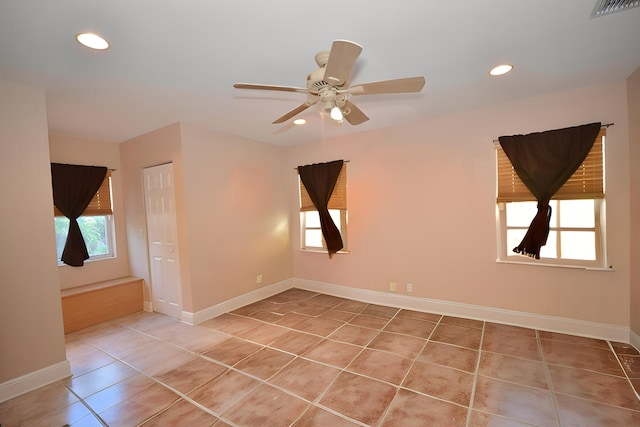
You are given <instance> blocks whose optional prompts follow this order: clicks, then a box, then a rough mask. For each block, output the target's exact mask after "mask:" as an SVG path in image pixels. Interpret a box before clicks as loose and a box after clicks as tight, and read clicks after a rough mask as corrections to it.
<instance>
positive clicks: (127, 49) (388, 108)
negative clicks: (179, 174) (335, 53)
mask: <svg viewBox="0 0 640 427" xmlns="http://www.w3.org/2000/svg"><path fill="white" fill-rule="evenodd" d="M595 3H596V0H562V1H558V0H535V1H533V0H482V1H480V0H458V1H453V0H449V1H443V0H437V1H436V0H394V1H379V0H377V1H376V0H352V1H345V0H324V1H321V2H318V3H311V2H302V1H299V0H275V1H264V0H181V1H175V0H174V1H171V0H108V1H97V0H56V1H45V0H0V77H3V78H4V79H6V80H10V81H14V82H18V83H24V84H27V85H30V86H35V87H41V88H44V89H46V96H47V111H48V120H49V127H50V131H51V132H53V133H59V134H68V135H73V136H78V137H83V138H92V139H99V140H106V141H114V142H121V141H124V140H127V139H129V138H132V137H135V136H138V135H140V134H143V133H145V132H149V131H151V130H154V129H157V128H160V127H162V126H165V125H168V124H172V123H175V122H177V121H184V122H191V123H196V124H199V125H202V126H205V127H208V128H211V129H214V130H219V131H223V132H227V133H230V134H234V135H239V136H242V137H246V138H250V139H253V140H258V141H264V142H267V143H272V144H278V145H283V146H289V145H294V144H301V143H305V142H310V141H318V140H321V139H323V138H327V137H331V136H334V135H341V134H346V133H350V132H359V131H362V130H371V129H378V128H382V127H387V126H393V125H397V124H400V123H403V122H408V121H415V120H420V119H422V118H425V117H430V116H435V115H441V114H448V113H453V112H456V111H461V110H467V109H472V108H479V107H485V106H491V105H496V104H499V103H503V102H509V101H512V100H516V99H519V98H525V97H530V96H535V95H538V94H541V93H546V92H555V91H559V90H565V89H570V88H574V87H579V86H584V85H592V84H599V83H605V82H610V81H621V80H624V79H626V78H627V77H628V76H629V75H630V74H631V73H633V72H634V71H635V70H636V69H638V67H640V8H635V9H630V10H627V11H624V12H621V13H615V14H611V15H608V16H603V17H599V18H595V19H591V18H590V15H591V13H592V10H593V8H594V5H595ZM84 31H94V32H97V33H100V34H102V35H103V36H105V37H106V38H107V39H108V40H109V41H110V43H111V48H110V49H109V50H107V51H102V52H98V51H91V50H89V49H87V48H84V47H82V46H80V45H79V44H78V43H76V41H75V35H76V34H77V33H79V32H84ZM334 39H346V40H352V41H355V42H357V43H359V44H361V45H362V46H363V48H364V49H363V51H362V54H361V55H360V58H359V59H358V62H357V63H356V68H355V72H354V75H353V78H352V81H353V82H354V83H365V82H369V81H376V80H386V79H394V78H401V77H411V76H420V75H422V76H425V77H426V80H427V84H426V86H425V88H424V89H423V91H422V93H419V94H402V95H367V96H360V97H357V98H354V99H353V101H354V103H356V104H357V105H358V107H360V109H361V110H363V111H364V112H365V113H366V114H367V115H368V116H369V117H370V120H369V121H368V122H366V123H364V124H362V125H359V126H351V125H349V124H348V123H347V122H344V123H342V124H337V123H335V122H332V121H331V120H330V119H328V118H327V117H326V116H325V115H324V114H320V110H321V108H320V107H319V106H318V105H316V106H314V107H311V108H309V109H308V110H307V111H305V112H304V113H303V114H301V117H304V118H306V119H307V122H308V123H307V124H306V125H304V126H293V125H292V124H290V123H285V124H282V125H273V124H271V122H272V121H273V120H274V119H276V118H277V117H280V116H281V115H283V114H284V113H286V112H288V111H289V110H292V109H293V108H295V107H297V106H298V105H300V104H301V103H303V102H304V101H305V99H306V98H305V95H304V94H300V93H293V92H273V91H254V90H238V89H233V87H232V85H233V84H234V83H237V82H242V83H258V84H270V85H288V86H298V87H305V83H306V76H307V74H309V73H310V72H311V71H313V70H315V69H316V68H317V66H316V63H315V61H314V55H315V54H316V53H317V52H318V51H321V50H329V48H330V47H331V42H332V41H333V40H334ZM505 62H506V63H511V64H513V65H514V66H515V68H514V70H513V71H512V72H511V73H510V74H508V75H506V76H503V77H500V78H495V77H489V76H488V74H487V72H488V70H489V68H490V67H491V66H493V65H496V64H498V63H505Z"/></svg>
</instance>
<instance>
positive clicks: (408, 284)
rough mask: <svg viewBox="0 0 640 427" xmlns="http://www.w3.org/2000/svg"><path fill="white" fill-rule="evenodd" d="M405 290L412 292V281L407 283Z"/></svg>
mask: <svg viewBox="0 0 640 427" xmlns="http://www.w3.org/2000/svg"><path fill="white" fill-rule="evenodd" d="M407 292H413V283H407Z"/></svg>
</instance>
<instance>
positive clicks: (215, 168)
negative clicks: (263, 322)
mask: <svg viewBox="0 0 640 427" xmlns="http://www.w3.org/2000/svg"><path fill="white" fill-rule="evenodd" d="M182 156H183V157H182V159H183V162H184V183H185V202H186V210H187V214H186V216H187V222H188V224H189V228H188V245H189V250H190V257H189V263H190V268H191V291H192V296H193V311H194V312H197V311H198V310H202V309H205V308H208V307H210V306H213V305H215V304H218V303H221V302H223V301H226V300H228V299H231V298H233V297H237V296H240V295H243V294H245V293H247V292H249V291H252V290H255V289H258V288H261V287H264V286H266V285H269V284H273V283H277V282H279V281H282V280H285V279H289V278H291V277H292V275H293V265H292V261H291V246H290V241H289V229H288V225H289V221H288V214H289V211H288V196H289V195H288V193H287V191H286V190H284V188H286V183H287V180H286V177H287V172H290V171H286V170H285V169H286V151H285V149H284V148H282V147H277V146H273V145H269V144H264V143H259V142H255V141H249V140H245V139H242V138H238V137H235V136H232V135H228V134H224V133H221V132H215V131H211V130H207V129H204V128H201V127H197V126H193V125H188V124H182ZM258 275H262V283H260V284H259V283H256V276H258Z"/></svg>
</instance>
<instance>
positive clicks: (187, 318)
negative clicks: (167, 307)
mask: <svg viewBox="0 0 640 427" xmlns="http://www.w3.org/2000/svg"><path fill="white" fill-rule="evenodd" d="M293 283H294V279H287V280H283V281H281V282H277V283H274V284H272V285H268V286H265V287H262V288H260V289H256V290H254V291H251V292H248V293H246V294H243V295H239V296H237V297H235V298H231V299H229V300H226V301H223V302H221V303H220V304H216V305H214V306H211V307H207V308H205V309H204V310H200V311H197V312H195V313H191V312H189V311H183V312H182V316H181V317H182V321H183V322H185V323H187V324H189V325H197V324H198V323H202V322H204V321H206V320H209V319H213V318H214V317H216V316H219V315H221V314H224V313H228V312H230V311H233V310H236V309H238V308H240V307H244V306H245V305H248V304H252V303H254V302H256V301H260V300H261V299H264V298H268V297H270V296H272V295H275V294H277V293H280V292H282V291H286V290H287V289H290V288H293Z"/></svg>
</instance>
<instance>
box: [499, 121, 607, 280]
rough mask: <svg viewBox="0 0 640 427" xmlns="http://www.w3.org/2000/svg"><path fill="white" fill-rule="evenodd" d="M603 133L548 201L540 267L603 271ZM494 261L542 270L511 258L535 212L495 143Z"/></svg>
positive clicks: (525, 260)
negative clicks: (516, 263)
mask: <svg viewBox="0 0 640 427" xmlns="http://www.w3.org/2000/svg"><path fill="white" fill-rule="evenodd" d="M605 133H606V129H605V128H602V129H601V131H600V133H599V134H598V137H597V138H596V139H595V141H594V143H593V146H592V147H591V150H590V151H589V154H587V157H586V158H585V160H584V162H583V163H582V164H581V165H580V166H579V167H578V169H577V170H576V171H575V172H574V173H573V175H572V176H571V177H570V178H569V180H568V181H567V182H566V183H565V184H564V185H563V186H562V187H561V188H560V190H558V191H557V192H556V194H555V195H554V196H553V197H552V199H551V201H550V206H551V208H552V209H551V217H550V221H549V230H550V231H549V237H548V238H547V243H546V244H545V245H544V246H542V248H541V250H540V258H541V260H542V263H541V264H542V265H561V266H571V267H589V268H606V267H607V260H606V258H607V257H606V244H605V232H604V231H605V230H604V227H605V221H604V217H605V215H604V209H605V203H604V198H605V175H604V172H605V170H604V160H605V159H604V141H605ZM496 162H497V174H498V176H497V206H498V209H497V213H498V217H497V219H498V223H497V226H498V235H499V239H498V261H501V262H505V261H506V262H518V263H527V264H537V265H540V263H539V262H538V260H532V259H531V258H528V257H523V256H520V255H518V254H514V252H512V249H513V248H514V247H516V246H517V245H518V244H519V243H520V241H521V240H522V238H523V237H524V236H525V234H526V232H527V230H528V228H529V225H530V223H531V220H532V219H533V217H534V216H535V214H536V212H537V201H536V198H535V197H534V196H533V194H531V192H530V191H529V189H528V188H527V187H526V185H524V183H523V182H522V180H520V178H519V177H518V175H517V173H516V171H515V170H514V168H513V166H512V165H511V161H510V160H509V158H508V157H507V155H506V154H505V153H504V151H503V150H502V147H501V146H500V144H499V143H497V144H496Z"/></svg>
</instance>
